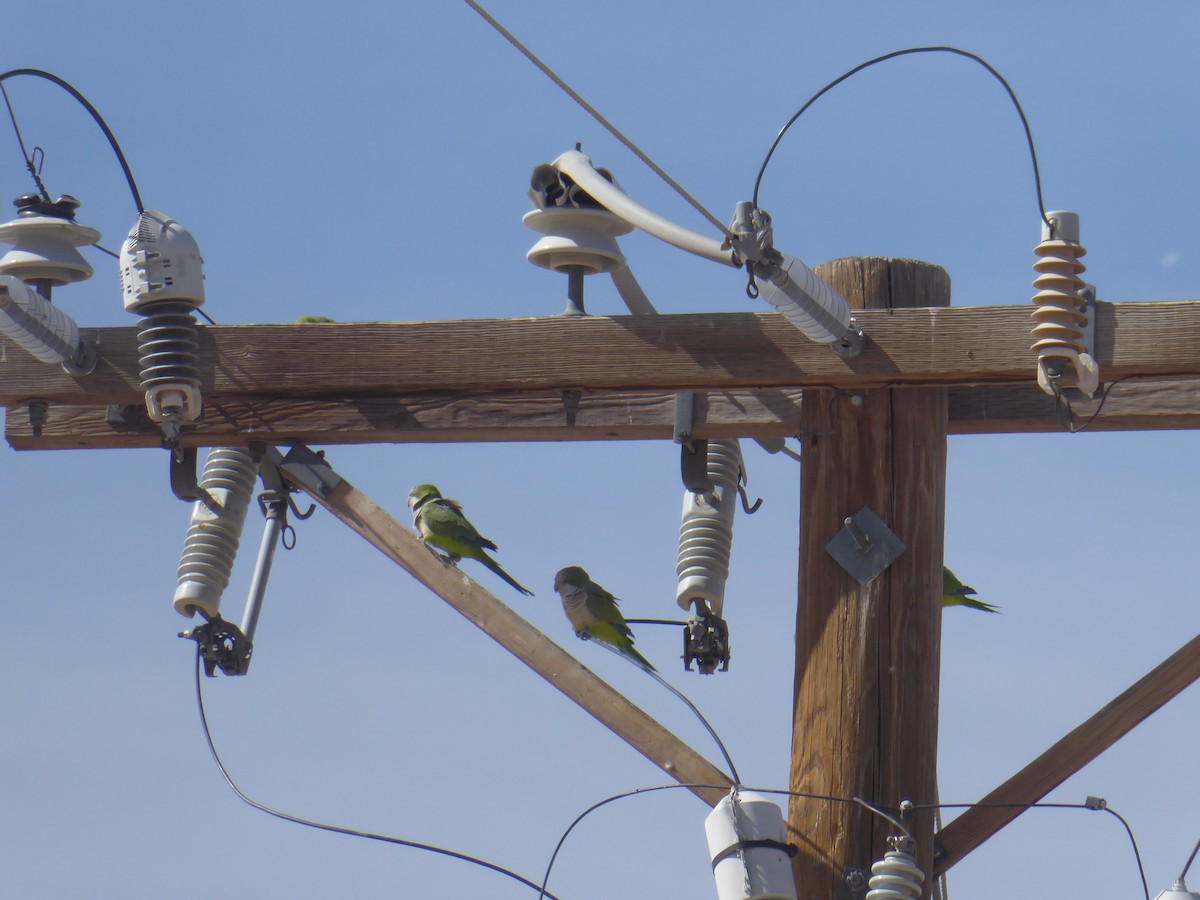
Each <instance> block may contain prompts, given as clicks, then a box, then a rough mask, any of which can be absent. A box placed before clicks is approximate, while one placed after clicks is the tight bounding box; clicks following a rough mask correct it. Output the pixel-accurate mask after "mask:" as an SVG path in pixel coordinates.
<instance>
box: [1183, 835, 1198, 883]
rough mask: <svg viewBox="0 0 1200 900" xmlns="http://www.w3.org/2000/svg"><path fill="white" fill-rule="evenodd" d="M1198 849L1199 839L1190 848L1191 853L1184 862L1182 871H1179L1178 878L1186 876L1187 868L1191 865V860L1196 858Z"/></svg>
mask: <svg viewBox="0 0 1200 900" xmlns="http://www.w3.org/2000/svg"><path fill="white" fill-rule="evenodd" d="M1197 851H1200V840H1198V841H1196V846H1195V847H1193V848H1192V855H1191V856H1189V857H1188V860H1187V862H1186V863H1184V864H1183V871H1182V872H1180V873H1179V880H1180V881H1183V880H1184V879H1185V878H1187V873H1188V869H1190V868H1191V867H1192V861H1193V860H1195V858H1196V852H1197Z"/></svg>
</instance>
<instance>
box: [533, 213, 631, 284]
mask: <svg viewBox="0 0 1200 900" xmlns="http://www.w3.org/2000/svg"><path fill="white" fill-rule="evenodd" d="M521 221H522V222H524V223H525V226H526V227H527V228H532V229H533V230H534V231H539V232H541V233H542V234H544V235H546V236H545V237H544V238H542V239H541V240H540V241H538V242H537V243H536V244H534V245H533V247H532V248H531V249H530V251H529V252H528V253H527V254H525V258H526V259H527V260H529V261H530V262H531V263H533V264H534V265H535V266H541V267H542V268H543V269H554V270H558V269H564V268H568V267H572V268H574V267H578V268H581V269H583V270H584V272H585V273H587V274H588V275H595V274H597V273H599V272H614V271H616V270H617V269H620V268H622V267H623V266H624V265H625V255H624V254H623V253H622V252H621V248H620V247H618V246H617V241H616V238H617V236H618V235H621V234H628V233H629V232H630V231H632V230H633V226H632V225H629V224H627V223H625V222H623V221H622V220H621V219H619V218H617V217H616V216H615V215H613V214H612V213H610V212H609V211H608V210H607V209H586V208H578V207H574V206H559V207H552V208H550V209H533V210H530V211H529V212H527V213H526V214H525V216H524V218H522V219H521Z"/></svg>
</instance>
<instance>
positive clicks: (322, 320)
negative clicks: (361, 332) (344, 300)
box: [296, 316, 337, 325]
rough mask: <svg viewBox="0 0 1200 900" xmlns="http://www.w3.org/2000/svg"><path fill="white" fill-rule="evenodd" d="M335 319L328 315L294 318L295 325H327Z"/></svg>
mask: <svg viewBox="0 0 1200 900" xmlns="http://www.w3.org/2000/svg"><path fill="white" fill-rule="evenodd" d="M335 321H337V320H336V319H331V318H329V316H301V317H300V318H298V319H297V320H296V324H297V325H328V324H329V323H330V322H335Z"/></svg>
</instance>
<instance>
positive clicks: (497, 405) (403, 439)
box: [5, 379, 1200, 450]
mask: <svg viewBox="0 0 1200 900" xmlns="http://www.w3.org/2000/svg"><path fill="white" fill-rule="evenodd" d="M948 390H949V398H950V401H949V402H950V418H949V421H948V423H947V426H946V427H947V430H948V432H949V433H950V434H952V435H954V434H1015V433H1035V432H1042V433H1050V432H1059V431H1062V430H1064V427H1065V423H1066V422H1067V421H1070V419H1069V418H1068V417H1067V415H1066V413H1065V411H1063V412H1056V411H1055V406H1054V401H1053V399H1051V398H1050V397H1047V396H1046V395H1045V394H1043V393H1042V392H1041V391H1040V390H1039V389H1038V388H1037V387H1036V386H1033V385H962V386H957V387H951V388H949V389H948ZM803 393H804V391H801V390H797V389H791V390H788V389H778V390H765V391H744V390H739V391H721V392H717V393H711V394H703V393H702V394H698V395H696V396H697V397H698V398H699V403H700V407H699V412H698V415H697V419H696V422H697V425H696V436H697V437H706V438H732V437H740V438H758V439H774V440H778V439H780V438H786V437H791V436H794V435H798V434H799V433H800V406H801V397H802V395H803ZM808 393H809V394H810V396H813V397H815V396H817V394H819V393H820V391H819V390H814V389H810V390H809V391H808ZM130 409H131V412H132V413H133V414H134V415H135V416H138V418H137V419H136V421H135V423H134V424H130V425H121V424H113V423H111V422H109V421H108V419H107V417H106V408H105V407H104V406H61V405H56V404H50V405H49V406H48V408H47V411H46V412H47V419H46V422H45V424H44V426H43V429H42V434H41V436H39V437H35V436H34V434H33V428H32V426H31V425H30V421H29V411H28V407H27V406H15V407H10V408H9V409H8V411H7V416H6V419H5V435H6V437H7V439H8V442H9V444H10V445H11V446H12V447H14V448H15V449H17V450H75V449H88V448H91V449H119V448H134V447H157V446H158V445H159V443H160V440H161V437H160V432H159V430H158V428H157V427H156V426H154V425H153V424H152V423H151V422H150V421H149V420H148V419H147V418H146V417H145V415H144V413H142V412H141V409H142V407H141V404H140V403H139V404H133V405H131V407H130ZM1097 410H1099V415H1098V416H1096V417H1095V418H1094V420H1093V414H1094V413H1096V411H1097ZM1072 413H1073V420H1074V421H1075V423H1076V427H1079V426H1082V425H1085V424H1086V425H1087V430H1089V431H1164V430H1179V429H1196V428H1200V380H1187V381H1180V380H1172V381H1147V380H1141V379H1139V380H1127V381H1122V382H1120V383H1119V384H1117V385H1115V386H1114V387H1113V389H1112V391H1111V392H1110V393H1109V395H1108V397H1107V399H1106V400H1105V401H1104V403H1103V405H1101V403H1100V401H1099V399H1096V400H1075V401H1073V402H1072ZM674 415H675V395H674V394H664V393H655V392H637V391H588V392H584V393H583V394H582V395H581V398H580V406H579V412H578V414H577V416H576V422H575V425H573V426H568V425H567V423H566V418H565V413H564V406H563V401H562V395H561V394H560V393H546V392H542V393H495V392H493V393H487V394H478V395H473V396H466V395H458V394H449V393H445V392H439V391H431V392H426V393H423V394H414V395H406V396H396V397H346V398H340V399H334V398H330V399H323V400H309V399H302V398H292V399H280V400H257V401H249V402H233V401H231V402H217V401H210V402H209V404H208V407H207V409H206V411H205V414H204V417H203V419H202V421H200V422H199V423H197V424H196V425H195V426H194V427H192V428H189V429H188V430H187V431H185V432H184V438H183V443H184V444H185V445H186V446H214V447H216V446H223V447H233V446H241V445H244V444H246V443H248V442H250V441H264V442H267V443H281V444H286V443H289V442H292V441H302V442H304V443H308V444H320V445H336V444H363V443H396V444H407V443H453V442H472V441H607V440H620V441H636V440H670V438H671V436H672V434H673V426H674ZM1089 422H1090V424H1088V423H1089Z"/></svg>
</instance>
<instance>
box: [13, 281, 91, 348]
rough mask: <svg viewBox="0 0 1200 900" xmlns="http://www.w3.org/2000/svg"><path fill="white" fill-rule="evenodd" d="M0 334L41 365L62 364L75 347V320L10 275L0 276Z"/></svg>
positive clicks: (76, 344) (77, 335) (76, 335)
mask: <svg viewBox="0 0 1200 900" xmlns="http://www.w3.org/2000/svg"><path fill="white" fill-rule="evenodd" d="M0 334H3V335H4V336H5V337H7V338H9V339H10V340H12V341H13V342H14V343H15V344H17V346H19V347H21V348H22V349H23V350H25V351H27V352H28V353H30V354H31V355H33V356H34V357H35V358H37V359H40V360H41V361H42V362H48V363H61V362H66V361H67V360H68V359H70V358H71V357H72V355H74V353H75V351H76V348H78V347H79V326H78V325H76V324H75V320H74V319H72V318H71V317H70V316H68V315H67V314H66V313H65V312H63V311H62V310H61V309H59V308H58V307H57V306H55V305H54V304H53V303H51V302H49V301H48V300H45V299H44V298H43V297H42V296H41V295H40V294H38V292H37V291H35V290H34V289H33V288H31V287H30V286H29V285H27V284H25V283H24V282H23V281H21V279H19V278H17V277H15V276H13V275H0Z"/></svg>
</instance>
